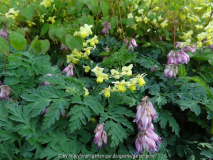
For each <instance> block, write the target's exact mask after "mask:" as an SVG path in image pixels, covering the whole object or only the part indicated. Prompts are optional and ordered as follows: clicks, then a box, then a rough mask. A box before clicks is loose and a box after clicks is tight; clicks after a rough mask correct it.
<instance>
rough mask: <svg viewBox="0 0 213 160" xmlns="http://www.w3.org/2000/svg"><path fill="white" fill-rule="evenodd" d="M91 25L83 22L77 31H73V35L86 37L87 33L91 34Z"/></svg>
mask: <svg viewBox="0 0 213 160" xmlns="http://www.w3.org/2000/svg"><path fill="white" fill-rule="evenodd" d="M91 28H92V25H88V24H84V26H83V27H80V31H79V32H77V31H76V32H75V33H74V36H81V37H82V38H85V37H88V36H89V35H92V30H91Z"/></svg>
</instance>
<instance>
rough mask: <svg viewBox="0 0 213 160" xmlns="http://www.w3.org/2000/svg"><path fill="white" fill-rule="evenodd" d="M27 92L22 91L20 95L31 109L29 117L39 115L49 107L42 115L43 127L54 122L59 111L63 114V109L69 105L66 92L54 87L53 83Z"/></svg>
mask: <svg viewBox="0 0 213 160" xmlns="http://www.w3.org/2000/svg"><path fill="white" fill-rule="evenodd" d="M27 92H28V94H27V93H24V94H22V96H21V97H22V98H23V100H24V101H27V102H28V105H27V108H29V110H30V111H32V112H31V114H30V117H36V116H38V115H40V114H41V113H42V112H43V111H44V110H45V108H47V107H49V108H48V112H47V113H46V114H45V117H44V126H45V128H49V127H50V126H51V125H52V124H54V123H55V121H56V120H58V119H59V117H60V112H62V113H63V114H64V112H65V109H66V108H68V107H69V101H70V98H67V97H66V96H67V93H65V92H64V91H63V90H58V89H56V88H55V86H54V85H50V86H43V87H39V88H37V90H36V89H31V90H27ZM50 103H51V104H50Z"/></svg>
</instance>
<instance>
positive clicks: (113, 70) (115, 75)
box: [110, 69, 122, 79]
mask: <svg viewBox="0 0 213 160" xmlns="http://www.w3.org/2000/svg"><path fill="white" fill-rule="evenodd" d="M110 72H111V75H112V76H113V77H114V78H115V79H119V78H120V77H121V76H122V75H121V74H120V73H119V72H118V70H115V69H111V70H110Z"/></svg>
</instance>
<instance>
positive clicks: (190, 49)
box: [181, 46, 197, 53]
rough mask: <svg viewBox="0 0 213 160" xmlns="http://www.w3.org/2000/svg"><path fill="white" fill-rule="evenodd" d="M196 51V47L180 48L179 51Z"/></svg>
mask: <svg viewBox="0 0 213 160" xmlns="http://www.w3.org/2000/svg"><path fill="white" fill-rule="evenodd" d="M196 49H197V48H196V47H191V46H184V47H183V48H181V51H184V52H192V53H195V52H196Z"/></svg>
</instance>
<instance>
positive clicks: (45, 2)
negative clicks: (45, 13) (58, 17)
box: [40, 0, 53, 8]
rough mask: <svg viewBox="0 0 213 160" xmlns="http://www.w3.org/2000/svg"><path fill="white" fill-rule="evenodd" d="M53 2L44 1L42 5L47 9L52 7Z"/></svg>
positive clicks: (51, 0) (49, 0)
mask: <svg viewBox="0 0 213 160" xmlns="http://www.w3.org/2000/svg"><path fill="white" fill-rule="evenodd" d="M52 2H53V0H43V1H42V2H41V3H40V5H44V6H45V7H46V8H47V7H49V6H51V3H52Z"/></svg>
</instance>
